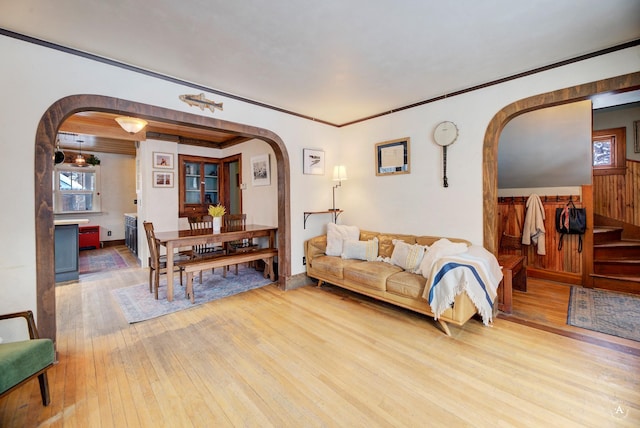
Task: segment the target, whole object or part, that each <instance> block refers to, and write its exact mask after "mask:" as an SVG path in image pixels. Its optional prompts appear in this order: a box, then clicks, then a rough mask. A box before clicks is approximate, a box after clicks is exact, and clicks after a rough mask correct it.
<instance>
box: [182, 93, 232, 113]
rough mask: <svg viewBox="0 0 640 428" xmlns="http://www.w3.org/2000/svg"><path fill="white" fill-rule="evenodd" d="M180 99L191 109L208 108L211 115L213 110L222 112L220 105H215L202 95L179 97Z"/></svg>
mask: <svg viewBox="0 0 640 428" xmlns="http://www.w3.org/2000/svg"><path fill="white" fill-rule="evenodd" d="M180 99H181V100H182V101H184V102H185V103H187V104H188V105H190V106H191V107H194V106H195V107H200V110H204V109H205V108H208V109H209V110H211V113H214V112H215V109H218V110H222V103H215V102H213V101H212V100H208V99H207V98H206V97H205V95H204V94H200V95H180Z"/></svg>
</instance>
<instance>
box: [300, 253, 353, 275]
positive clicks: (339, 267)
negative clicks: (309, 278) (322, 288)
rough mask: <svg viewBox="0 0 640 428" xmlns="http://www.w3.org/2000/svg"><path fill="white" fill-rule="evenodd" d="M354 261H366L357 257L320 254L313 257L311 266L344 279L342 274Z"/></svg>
mask: <svg viewBox="0 0 640 428" xmlns="http://www.w3.org/2000/svg"><path fill="white" fill-rule="evenodd" d="M354 263H364V262H362V261H361V260H355V259H343V258H341V257H334V256H319V257H316V258H314V259H313V261H312V262H311V267H312V268H313V269H314V270H315V271H320V272H324V273H326V274H327V275H331V276H334V277H336V278H340V279H343V278H344V276H343V274H342V272H343V270H344V268H345V266H350V265H352V264H354Z"/></svg>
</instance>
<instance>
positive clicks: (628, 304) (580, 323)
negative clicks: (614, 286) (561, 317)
mask: <svg viewBox="0 0 640 428" xmlns="http://www.w3.org/2000/svg"><path fill="white" fill-rule="evenodd" d="M567 324H569V325H572V326H575V327H581V328H586V329H587V330H593V331H597V332H600V333H605V334H610V335H613V336H618V337H622V338H624V339H631V340H635V341H638V342H640V296H636V295H633V294H625V293H616V292H613V291H605V290H598V289H593V288H583V287H571V297H570V298H569V313H568V315H567Z"/></svg>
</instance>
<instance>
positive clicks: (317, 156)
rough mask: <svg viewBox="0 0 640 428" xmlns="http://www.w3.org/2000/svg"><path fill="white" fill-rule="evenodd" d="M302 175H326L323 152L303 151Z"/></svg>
mask: <svg viewBox="0 0 640 428" xmlns="http://www.w3.org/2000/svg"><path fill="white" fill-rule="evenodd" d="M302 173H303V174H311V175H324V152H323V151H322V150H313V149H302Z"/></svg>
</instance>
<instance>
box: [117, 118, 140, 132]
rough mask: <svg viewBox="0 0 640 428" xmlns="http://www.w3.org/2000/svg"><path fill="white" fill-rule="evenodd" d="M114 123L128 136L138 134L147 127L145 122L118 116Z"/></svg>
mask: <svg viewBox="0 0 640 428" xmlns="http://www.w3.org/2000/svg"><path fill="white" fill-rule="evenodd" d="M116 122H118V125H120V126H121V127H122V129H124V130H125V131H127V132H128V133H129V134H135V133H137V132H140V131H141V130H142V128H144V127H145V126H147V121H146V120H143V119H138V118H137V117H129V116H120V117H116Z"/></svg>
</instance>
